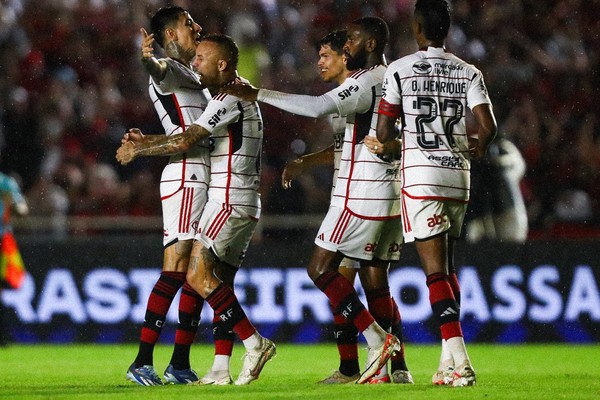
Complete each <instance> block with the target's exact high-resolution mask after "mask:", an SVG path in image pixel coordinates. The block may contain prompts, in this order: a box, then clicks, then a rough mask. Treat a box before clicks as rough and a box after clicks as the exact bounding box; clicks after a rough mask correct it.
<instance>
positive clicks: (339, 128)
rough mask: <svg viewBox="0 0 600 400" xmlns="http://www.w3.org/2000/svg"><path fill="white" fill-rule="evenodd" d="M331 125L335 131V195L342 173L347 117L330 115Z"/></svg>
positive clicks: (333, 187) (333, 188) (333, 189)
mask: <svg viewBox="0 0 600 400" xmlns="http://www.w3.org/2000/svg"><path fill="white" fill-rule="evenodd" d="M329 124H330V125H331V128H332V130H333V186H332V188H331V193H332V194H333V192H334V191H335V182H336V181H337V177H338V175H339V172H340V162H341V160H342V148H343V145H344V134H345V132H346V117H345V116H341V115H339V114H332V115H330V119H329Z"/></svg>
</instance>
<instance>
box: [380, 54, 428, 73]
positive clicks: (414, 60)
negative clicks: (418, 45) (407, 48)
mask: <svg viewBox="0 0 600 400" xmlns="http://www.w3.org/2000/svg"><path fill="white" fill-rule="evenodd" d="M419 63H426V61H425V57H424V54H423V52H416V53H412V54H408V55H405V56H403V57H400V58H398V59H397V60H394V61H393V62H392V63H390V65H389V66H388V71H399V70H403V69H413V66H414V65H418V64H419Z"/></svg>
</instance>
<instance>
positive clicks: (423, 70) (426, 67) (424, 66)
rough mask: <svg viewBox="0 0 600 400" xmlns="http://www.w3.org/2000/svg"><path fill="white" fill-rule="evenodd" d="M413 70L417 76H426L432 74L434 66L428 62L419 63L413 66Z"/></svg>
mask: <svg viewBox="0 0 600 400" xmlns="http://www.w3.org/2000/svg"><path fill="white" fill-rule="evenodd" d="M412 70H413V71H414V72H415V73H416V74H420V75H424V74H428V73H430V72H431V70H432V66H431V64H429V63H428V62H425V61H419V62H416V63H414V64H413V66H412Z"/></svg>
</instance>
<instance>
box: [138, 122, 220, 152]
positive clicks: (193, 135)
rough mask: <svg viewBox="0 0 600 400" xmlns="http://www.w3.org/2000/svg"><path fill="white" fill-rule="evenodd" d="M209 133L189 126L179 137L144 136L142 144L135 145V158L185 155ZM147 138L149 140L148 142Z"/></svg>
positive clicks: (200, 128) (194, 126) (195, 126)
mask: <svg viewBox="0 0 600 400" xmlns="http://www.w3.org/2000/svg"><path fill="white" fill-rule="evenodd" d="M209 134H210V133H209V132H208V131H207V130H206V129H204V128H202V127H201V126H199V125H191V126H190V127H189V128H188V129H187V130H186V131H185V132H184V133H182V134H180V135H172V136H161V135H151V136H145V140H144V142H143V143H136V146H135V156H136V157H139V156H170V155H173V154H178V153H185V152H186V151H188V150H189V149H190V148H191V147H192V146H193V145H194V144H196V143H197V142H198V141H199V140H200V139H202V138H204V137H206V136H208V135H209ZM148 138H150V139H149V140H148Z"/></svg>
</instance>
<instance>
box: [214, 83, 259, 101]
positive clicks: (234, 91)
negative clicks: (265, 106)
mask: <svg viewBox="0 0 600 400" xmlns="http://www.w3.org/2000/svg"><path fill="white" fill-rule="evenodd" d="M221 91H222V92H224V93H227V94H229V95H232V96H235V97H239V98H240V99H242V100H246V101H256V97H257V96H258V89H257V88H255V87H254V86H252V85H248V84H245V83H235V84H233V85H226V86H223V87H222V88H221Z"/></svg>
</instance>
